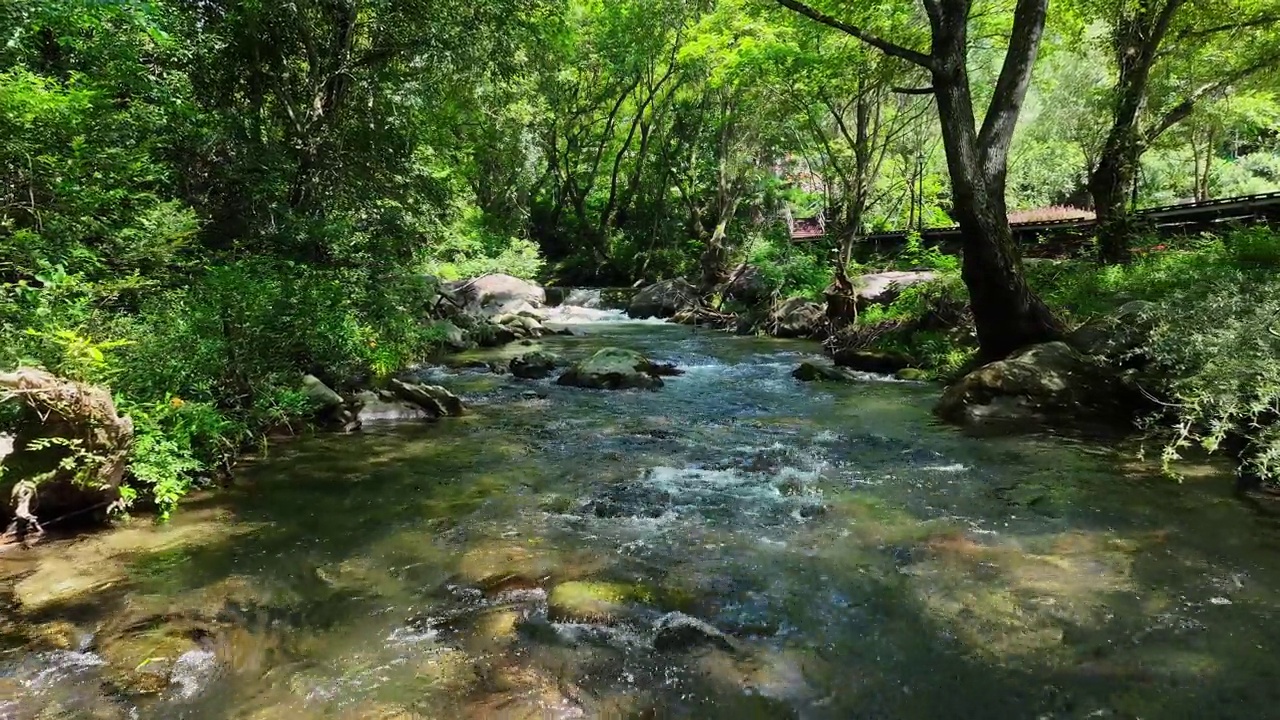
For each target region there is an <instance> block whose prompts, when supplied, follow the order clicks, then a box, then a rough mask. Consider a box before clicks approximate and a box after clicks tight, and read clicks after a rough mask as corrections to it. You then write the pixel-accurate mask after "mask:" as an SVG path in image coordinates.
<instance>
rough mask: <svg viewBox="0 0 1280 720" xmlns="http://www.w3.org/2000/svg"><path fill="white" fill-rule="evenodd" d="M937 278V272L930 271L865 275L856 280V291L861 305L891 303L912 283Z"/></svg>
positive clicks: (925, 281) (916, 283)
mask: <svg viewBox="0 0 1280 720" xmlns="http://www.w3.org/2000/svg"><path fill="white" fill-rule="evenodd" d="M937 279H938V274H937V273H935V272H928V271H916V272H906V271H891V272H882V273H871V274H870V275H863V276H861V277H859V278H858V279H857V280H856V281H855V282H854V284H855V286H856V290H855V292H856V293H857V295H858V305H859V306H861V307H866V306H869V305H889V304H891V303H892V302H893V301H894V300H897V299H898V296H899V295H901V294H902V291H903V290H905V289H907V288H909V287H911V286H912V285H919V284H920V283H927V282H932V281H934V280H937Z"/></svg>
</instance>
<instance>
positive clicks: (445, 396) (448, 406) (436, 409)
mask: <svg viewBox="0 0 1280 720" xmlns="http://www.w3.org/2000/svg"><path fill="white" fill-rule="evenodd" d="M391 392H393V393H394V394H395V396H396V397H398V398H400V399H401V400H404V401H405V402H407V403H412V404H414V405H417V406H418V407H420V408H422V409H423V410H425V411H426V413H427V415H428V416H430V417H433V418H440V417H460V416H461V415H462V414H463V413H464V412H465V410H466V409H465V407H464V406H463V404H462V400H461V399H459V398H458V396H457V395H454V394H453V393H451V392H449V391H448V390H446V389H444V388H442V387H440V386H439V385H423V384H418V383H408V382H405V381H403V380H399V379H394V380H392V381H391Z"/></svg>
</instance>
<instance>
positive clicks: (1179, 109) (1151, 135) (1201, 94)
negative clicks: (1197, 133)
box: [1142, 55, 1280, 144]
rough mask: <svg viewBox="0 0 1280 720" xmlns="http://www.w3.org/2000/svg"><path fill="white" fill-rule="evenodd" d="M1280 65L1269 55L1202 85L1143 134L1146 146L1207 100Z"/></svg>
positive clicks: (1274, 57)
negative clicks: (1235, 84) (1256, 74)
mask: <svg viewBox="0 0 1280 720" xmlns="http://www.w3.org/2000/svg"><path fill="white" fill-rule="evenodd" d="M1276 65H1280V55H1269V56H1267V57H1263V58H1260V59H1259V60H1258V61H1257V62H1255V63H1253V64H1252V65H1247V66H1245V67H1242V68H1240V69H1239V70H1237V71H1235V72H1233V73H1231V74H1229V75H1226V76H1224V77H1222V78H1219V79H1218V80H1217V81H1215V82H1212V83H1208V84H1206V85H1202V86H1200V87H1199V88H1197V89H1196V90H1195V91H1193V92H1192V93H1191V94H1190V95H1188V96H1187V97H1186V98H1185V99H1184V100H1183V101H1182V102H1180V103H1178V104H1177V105H1174V106H1173V107H1172V108H1169V110H1168V111H1167V112H1165V114H1164V115H1162V116H1160V120H1159V121H1158V122H1156V124H1155V125H1153V126H1151V128H1150V129H1148V130H1147V132H1145V133H1143V136H1142V139H1143V142H1144V143H1145V144H1150V143H1152V142H1154V141H1155V140H1156V138H1159V137H1160V136H1161V135H1163V134H1164V133H1165V132H1166V131H1168V130H1169V128H1172V127H1173V126H1174V125H1177V124H1178V123H1180V122H1182V121H1183V120H1186V119H1187V118H1188V117H1191V113H1193V112H1195V110H1196V107H1197V106H1198V105H1199V104H1200V103H1201V102H1203V101H1204V100H1205V99H1207V98H1210V97H1212V96H1214V95H1217V94H1218V93H1221V92H1223V91H1225V90H1226V89H1227V88H1229V87H1230V86H1231V85H1232V84H1234V83H1237V82H1240V81H1241V80H1244V79H1245V78H1247V77H1249V76H1250V75H1253V74H1254V73H1258V72H1261V71H1263V70H1266V69H1267V68H1270V67H1275V66H1276Z"/></svg>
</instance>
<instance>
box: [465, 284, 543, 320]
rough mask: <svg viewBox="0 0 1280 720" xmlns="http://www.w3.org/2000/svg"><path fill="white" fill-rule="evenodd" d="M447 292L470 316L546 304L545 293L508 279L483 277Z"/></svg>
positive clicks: (488, 314)
mask: <svg viewBox="0 0 1280 720" xmlns="http://www.w3.org/2000/svg"><path fill="white" fill-rule="evenodd" d="M451 289H452V290H453V292H455V293H456V294H457V295H458V296H459V297H460V298H462V299H463V300H464V302H465V303H466V306H467V308H468V309H469V310H470V311H471V312H474V313H478V314H481V315H486V316H494V315H501V314H503V313H511V314H517V313H519V312H520V311H522V310H526V309H528V308H540V307H542V306H543V305H544V304H545V303H546V300H547V294H546V291H545V290H543V289H542V288H541V287H539V286H538V285H536V284H534V283H531V282H529V281H528V280H521V279H520V278H517V277H512V276H510V275H501V274H495V275H484V276H482V277H478V278H474V279H472V280H467V281H464V282H459V283H454V284H453V285H452V287H451Z"/></svg>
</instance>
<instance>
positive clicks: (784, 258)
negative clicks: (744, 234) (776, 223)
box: [747, 239, 833, 300]
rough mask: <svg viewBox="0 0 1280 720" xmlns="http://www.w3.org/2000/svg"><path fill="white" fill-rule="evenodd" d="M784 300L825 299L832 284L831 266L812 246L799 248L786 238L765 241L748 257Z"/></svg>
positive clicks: (752, 250)
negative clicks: (797, 298)
mask: <svg viewBox="0 0 1280 720" xmlns="http://www.w3.org/2000/svg"><path fill="white" fill-rule="evenodd" d="M747 262H748V263H750V264H751V265H754V266H755V267H757V268H759V269H760V273H761V274H762V275H763V276H764V278H765V279H766V280H767V281H768V283H769V285H770V286H771V287H772V288H773V289H774V291H775V292H777V293H778V295H779V296H780V297H797V296H799V297H805V298H808V299H810V300H822V298H823V295H822V293H823V290H825V289H826V288H827V286H828V285H830V284H831V280H832V277H833V273H832V270H831V265H830V264H829V263H828V262H826V261H825V259H824V258H822V257H820V256H818V255H817V254H816V253H815V252H814V251H813V250H811V249H809V247H797V246H795V245H792V244H791V243H789V242H788V241H787V240H786V239H780V240H779V239H763V240H761V241H760V242H758V243H757V244H756V245H755V246H754V247H753V248H751V250H750V251H749V254H748V256H747Z"/></svg>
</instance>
